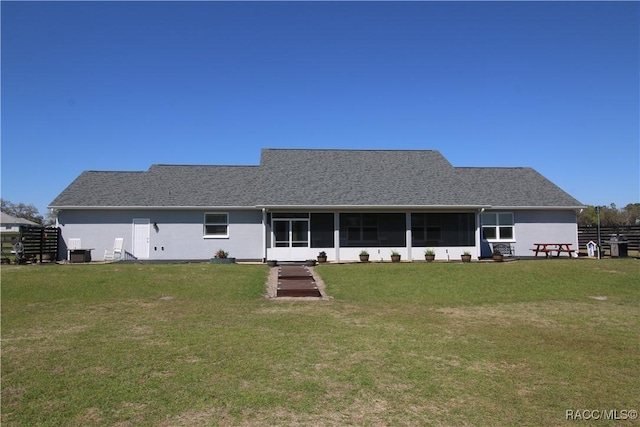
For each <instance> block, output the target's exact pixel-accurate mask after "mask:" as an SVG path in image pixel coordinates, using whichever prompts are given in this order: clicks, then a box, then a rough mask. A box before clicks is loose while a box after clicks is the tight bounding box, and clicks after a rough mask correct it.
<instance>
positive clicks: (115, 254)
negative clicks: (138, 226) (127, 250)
mask: <svg viewBox="0 0 640 427" xmlns="http://www.w3.org/2000/svg"><path fill="white" fill-rule="evenodd" d="M123 243H124V239H123V238H122V237H117V238H116V240H115V242H114V243H113V249H112V250H109V249H105V250H104V260H105V261H115V260H117V259H121V258H122V245H123Z"/></svg>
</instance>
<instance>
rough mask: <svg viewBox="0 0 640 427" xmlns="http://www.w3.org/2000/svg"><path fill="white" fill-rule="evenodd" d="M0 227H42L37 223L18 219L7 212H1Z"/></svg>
mask: <svg viewBox="0 0 640 427" xmlns="http://www.w3.org/2000/svg"><path fill="white" fill-rule="evenodd" d="M0 225H3V226H7V225H40V224H38V223H37V222H33V221H29V220H28V219H24V218H17V217H15V216H13V215H9V214H8V213H5V212H0Z"/></svg>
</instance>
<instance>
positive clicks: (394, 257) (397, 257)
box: [391, 249, 400, 262]
mask: <svg viewBox="0 0 640 427" xmlns="http://www.w3.org/2000/svg"><path fill="white" fill-rule="evenodd" d="M391 262H400V252H398V251H396V250H395V249H394V250H392V251H391Z"/></svg>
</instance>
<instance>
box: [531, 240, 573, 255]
mask: <svg viewBox="0 0 640 427" xmlns="http://www.w3.org/2000/svg"><path fill="white" fill-rule="evenodd" d="M534 245H535V246H536V247H535V248H533V249H531V250H532V251H534V252H535V254H536V258H537V257H538V254H539V253H543V254H544V255H545V257H546V258H549V257H551V256H553V253H554V252H555V253H556V255H555V256H556V258H557V257H559V256H560V254H561V253H563V252H565V253H566V254H567V255H569V258H573V253H574V252H575V251H574V250H573V249H571V243H534Z"/></svg>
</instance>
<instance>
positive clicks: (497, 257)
mask: <svg viewBox="0 0 640 427" xmlns="http://www.w3.org/2000/svg"><path fill="white" fill-rule="evenodd" d="M493 260H494V261H495V262H502V261H503V260H504V255H502V252H500V251H499V250H497V249H494V250H493Z"/></svg>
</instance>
